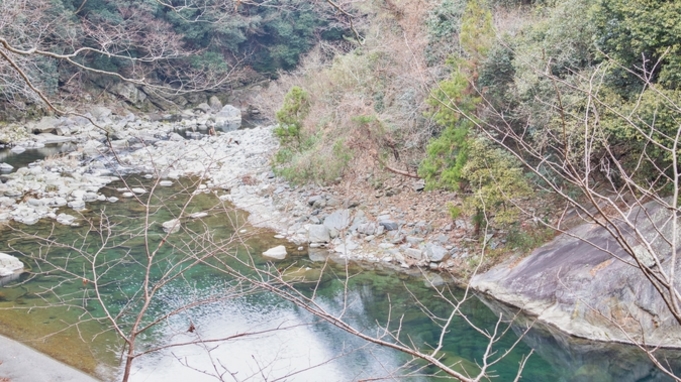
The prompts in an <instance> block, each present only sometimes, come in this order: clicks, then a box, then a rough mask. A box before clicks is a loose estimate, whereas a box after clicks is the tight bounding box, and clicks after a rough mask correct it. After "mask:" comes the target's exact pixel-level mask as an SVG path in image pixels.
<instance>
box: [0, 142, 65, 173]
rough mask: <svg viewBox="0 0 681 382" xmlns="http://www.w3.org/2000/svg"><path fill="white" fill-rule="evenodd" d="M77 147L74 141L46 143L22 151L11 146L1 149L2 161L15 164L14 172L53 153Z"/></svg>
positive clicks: (0, 159) (0, 156) (0, 157)
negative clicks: (16, 150) (19, 151)
mask: <svg viewBox="0 0 681 382" xmlns="http://www.w3.org/2000/svg"><path fill="white" fill-rule="evenodd" d="M75 149H76V145H75V144H73V143H54V144H49V145H45V147H41V148H27V149H26V151H24V152H22V153H19V154H17V153H14V152H12V150H11V149H10V148H3V149H0V163H3V162H4V163H8V164H10V165H12V166H14V169H12V171H10V172H14V171H16V170H18V169H19V168H21V167H26V166H28V165H29V164H30V163H33V162H35V161H38V160H42V159H45V158H47V157H50V156H52V155H57V154H61V153H66V152H70V151H73V150H75Z"/></svg>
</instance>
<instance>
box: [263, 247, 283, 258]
mask: <svg viewBox="0 0 681 382" xmlns="http://www.w3.org/2000/svg"><path fill="white" fill-rule="evenodd" d="M287 254H288V253H287V252H286V247H284V246H283V245H279V246H277V247H274V248H270V249H268V250H267V251H265V252H263V253H262V255H263V256H265V257H269V258H272V259H277V260H283V259H285V258H286V255H287Z"/></svg>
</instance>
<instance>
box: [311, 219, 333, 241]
mask: <svg viewBox="0 0 681 382" xmlns="http://www.w3.org/2000/svg"><path fill="white" fill-rule="evenodd" d="M307 234H308V242H310V243H328V242H330V241H331V235H330V234H329V228H328V227H326V226H325V225H323V224H313V225H311V226H310V228H309V230H308V232H307Z"/></svg>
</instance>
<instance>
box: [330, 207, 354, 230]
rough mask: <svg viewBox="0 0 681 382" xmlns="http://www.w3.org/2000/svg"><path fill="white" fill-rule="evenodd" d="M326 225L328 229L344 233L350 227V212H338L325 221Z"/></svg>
mask: <svg viewBox="0 0 681 382" xmlns="http://www.w3.org/2000/svg"><path fill="white" fill-rule="evenodd" d="M324 225H325V226H326V227H327V228H328V229H330V230H331V229H335V230H336V231H342V230H344V229H346V228H347V227H348V226H349V225H350V210H336V211H334V212H333V213H332V214H331V215H329V216H327V217H326V219H324Z"/></svg>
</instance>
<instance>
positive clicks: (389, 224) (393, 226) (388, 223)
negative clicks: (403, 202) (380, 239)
mask: <svg viewBox="0 0 681 382" xmlns="http://www.w3.org/2000/svg"><path fill="white" fill-rule="evenodd" d="M378 224H379V225H380V226H381V227H383V228H384V229H385V230H386V231H395V230H397V229H398V228H399V226H398V224H397V222H394V221H392V220H382V221H379V222H378Z"/></svg>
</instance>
